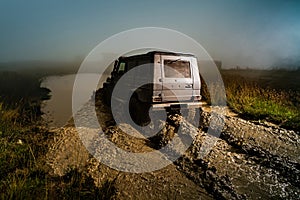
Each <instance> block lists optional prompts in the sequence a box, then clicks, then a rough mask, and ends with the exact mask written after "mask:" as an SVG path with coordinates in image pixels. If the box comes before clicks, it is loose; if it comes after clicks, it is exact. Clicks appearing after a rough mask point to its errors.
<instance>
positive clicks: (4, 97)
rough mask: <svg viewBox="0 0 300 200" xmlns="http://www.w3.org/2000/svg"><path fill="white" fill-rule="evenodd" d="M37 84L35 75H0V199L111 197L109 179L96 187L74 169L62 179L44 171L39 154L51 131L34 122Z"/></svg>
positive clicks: (40, 95) (41, 92)
mask: <svg viewBox="0 0 300 200" xmlns="http://www.w3.org/2000/svg"><path fill="white" fill-rule="evenodd" d="M39 84H40V79H39V78H37V77H31V76H24V75H20V74H17V73H11V72H9V73H8V72H5V73H0V92H1V93H0V198H1V199H57V198H60V199H111V198H112V196H113V195H114V193H115V188H114V181H113V180H112V181H107V182H104V183H103V186H102V187H96V186H95V184H94V180H93V179H92V178H91V177H90V176H89V175H88V174H86V173H84V172H79V171H78V170H77V169H70V170H69V172H68V173H67V174H65V175H64V176H62V177H59V176H54V175H51V174H50V173H49V168H48V167H47V165H46V163H45V155H46V153H47V150H48V145H49V143H51V140H52V133H50V132H49V131H48V130H47V129H46V128H44V127H43V126H42V123H41V122H40V119H41V114H42V113H41V111H40V106H41V102H42V101H43V100H44V99H47V98H49V94H48V93H49V90H47V89H44V88H40V86H39Z"/></svg>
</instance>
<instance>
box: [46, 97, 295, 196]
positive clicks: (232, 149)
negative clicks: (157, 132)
mask: <svg viewBox="0 0 300 200" xmlns="http://www.w3.org/2000/svg"><path fill="white" fill-rule="evenodd" d="M91 105H92V102H89V103H87V104H86V106H85V107H84V108H83V109H82V112H79V113H80V114H81V115H83V116H84V117H83V119H84V120H86V122H89V120H90V119H89V114H88V113H89V109H92V106H91ZM96 106H97V115H98V118H99V119H101V120H100V124H101V127H102V128H103V129H104V133H105V134H104V135H105V137H107V138H109V140H110V141H111V142H113V143H114V144H115V145H116V146H118V147H119V148H121V149H124V150H126V151H130V152H134V153H137V152H151V151H154V149H153V148H155V145H157V144H153V143H152V142H151V141H149V140H146V139H140V138H135V137H133V136H131V135H128V134H126V131H124V130H127V131H131V132H132V131H134V130H133V129H132V128H131V127H130V126H126V125H124V126H125V128H124V127H123V131H122V130H120V128H118V127H116V126H114V125H113V123H112V117H111V115H110V113H109V110H108V109H107V107H106V106H104V105H103V104H102V103H101V101H99V100H98V101H97V102H96ZM209 119H210V112H209V110H207V111H203V112H202V113H201V123H200V128H199V129H196V130H195V129H191V128H190V127H191V126H190V125H189V124H188V123H187V122H186V121H185V120H184V119H183V120H182V119H181V120H180V119H178V120H179V121H180V126H182V127H184V129H183V130H184V131H185V132H186V133H187V134H191V133H192V134H193V135H194V140H193V144H192V145H191V146H190V148H189V149H188V150H187V151H186V153H185V154H184V155H183V156H182V157H180V158H179V159H178V160H177V161H176V162H174V163H173V164H170V165H168V166H167V167H165V168H162V169H160V170H157V171H154V172H145V173H128V172H120V171H117V170H114V169H112V168H109V167H107V166H106V165H104V164H102V163H100V162H98V161H97V159H95V158H93V157H92V156H91V155H90V154H89V153H88V152H87V150H86V148H85V146H84V145H83V144H82V139H83V138H80V137H79V135H78V131H77V129H76V128H75V127H74V125H73V124H72V123H71V122H70V123H69V124H67V125H66V126H65V127H62V128H59V129H55V130H53V131H54V132H55V134H56V137H55V141H54V143H53V145H52V148H51V149H50V150H49V152H48V163H49V165H50V166H51V168H52V170H53V173H55V174H58V175H63V174H64V173H65V172H66V170H67V169H68V168H69V167H77V168H79V169H80V170H82V171H87V172H88V173H89V174H90V175H91V176H92V177H93V178H94V180H95V183H96V184H97V185H98V186H101V184H102V183H103V182H104V181H105V180H115V182H114V187H115V188H116V190H117V193H116V195H115V196H114V198H115V199H175V198H176V199H216V198H217V199H257V198H261V199H274V198H284V199H297V198H298V197H299V195H300V188H299V185H300V147H299V144H300V138H299V135H298V134H299V133H298V134H297V133H295V132H294V131H288V130H285V129H282V128H279V127H276V126H273V125H269V124H268V125H267V124H261V123H258V122H255V123H253V122H248V121H245V120H242V119H240V118H237V117H234V116H231V115H228V116H226V117H225V126H224V127H223V130H222V134H221V136H220V138H215V137H212V136H210V135H207V134H206V130H207V128H208V126H209V123H208V122H209ZM173 126H174V125H173V124H169V123H167V124H165V125H164V128H163V129H162V131H161V133H162V134H163V135H169V136H171V138H172V137H173V136H174V134H175V135H176V131H175V130H176V128H174V127H173ZM136 134H138V133H136ZM85 137H86V139H87V140H92V141H93V142H94V144H99V143H97V142H100V141H97V140H99V138H98V139H97V137H95V135H93V134H90V135H89V134H87V135H86V136H85ZM209 141H212V142H214V143H215V145H214V146H213V148H212V149H211V151H209V153H208V154H206V155H205V156H204V157H203V156H202V154H201V147H202V146H203V145H204V144H205V143H207V142H209ZM105 149H106V148H105V144H104V145H103V144H102V146H101V147H99V146H97V145H95V151H94V153H97V151H104V150H105ZM117 154H118V153H117V152H113V151H109V152H107V160H109V158H113V157H116V156H117ZM124 162H126V160H124Z"/></svg>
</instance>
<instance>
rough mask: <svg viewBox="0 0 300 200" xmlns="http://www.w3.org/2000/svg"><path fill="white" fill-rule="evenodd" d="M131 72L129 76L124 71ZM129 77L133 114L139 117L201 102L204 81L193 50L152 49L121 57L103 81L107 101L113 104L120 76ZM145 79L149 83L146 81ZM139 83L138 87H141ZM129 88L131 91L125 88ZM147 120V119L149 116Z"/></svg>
mask: <svg viewBox="0 0 300 200" xmlns="http://www.w3.org/2000/svg"><path fill="white" fill-rule="evenodd" d="M127 72H131V73H129V74H130V75H128V76H127V80H126V79H124V75H125V74H126V73H127ZM122 78H123V81H124V80H125V82H126V85H127V86H128V87H126V89H123V90H122V91H121V92H125V93H126V92H130V98H129V99H128V98H125V97H124V99H122V97H123V96H126V95H125V93H124V95H120V96H119V97H120V98H117V99H118V100H119V101H124V104H125V106H126V100H127V99H128V102H127V103H128V105H129V109H130V114H131V117H132V118H133V120H134V121H136V120H137V119H138V118H140V116H146V118H149V117H148V111H149V109H150V108H151V109H152V110H164V111H166V112H169V111H171V110H193V109H194V108H196V107H199V106H200V105H201V103H200V100H201V95H200V89H201V82H200V74H199V70H198V65H197V59H196V57H195V56H194V55H192V54H183V53H173V52H159V51H152V52H149V53H146V54H140V55H134V56H129V57H120V58H119V59H118V60H116V61H115V64H114V69H113V71H112V72H111V77H109V78H107V81H106V82H105V83H104V84H103V90H104V96H105V103H106V104H108V105H110V104H111V101H112V100H115V99H114V98H112V96H113V95H112V93H113V90H114V87H115V85H116V84H117V83H118V81H119V80H121V79H122ZM141 83H147V84H142V85H141ZM137 86H138V87H137ZM124 90H128V91H124ZM146 121H147V120H146Z"/></svg>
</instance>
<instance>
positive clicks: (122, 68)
mask: <svg viewBox="0 0 300 200" xmlns="http://www.w3.org/2000/svg"><path fill="white" fill-rule="evenodd" d="M125 70H126V63H125V62H121V63H120V65H119V68H118V74H120V73H124V72H125Z"/></svg>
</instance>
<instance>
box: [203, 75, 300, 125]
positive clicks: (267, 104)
mask: <svg viewBox="0 0 300 200" xmlns="http://www.w3.org/2000/svg"><path fill="white" fill-rule="evenodd" d="M259 73H263V74H264V76H265V77H267V78H268V79H270V78H272V76H276V78H278V77H279V76H280V74H281V72H280V71H279V72H278V73H276V72H274V71H270V72H268V71H263V72H261V71H259V72H257V71H250V70H243V71H242V73H240V71H238V70H231V71H229V72H228V71H222V77H223V82H224V85H225V91H226V98H227V99H226V101H227V105H228V106H229V108H231V109H232V110H233V111H234V112H236V113H238V114H239V115H240V116H241V117H243V118H245V119H250V120H262V121H269V122H273V123H275V124H277V125H280V126H282V127H285V128H288V129H294V130H299V128H300V91H297V90H295V89H290V86H291V85H293V84H290V82H289V81H287V78H285V77H279V78H281V79H283V78H285V81H281V82H280V83H281V84H278V83H277V82H274V83H273V82H271V84H270V81H268V82H267V81H266V80H265V79H261V78H260V77H259V76H258V75H259ZM249 74H250V75H249ZM270 74H271V75H270ZM273 78H274V77H273ZM274 79H275V78H274ZM268 83H269V84H268ZM294 84H295V83H294ZM293 86H294V87H295V85H293ZM213 87H214V88H212V91H217V90H218V87H217V86H215V85H214V86H213ZM283 88H287V89H283ZM299 88H300V86H299ZM216 94H218V93H217V92H216ZM202 95H203V97H204V100H206V101H208V103H211V102H210V100H211V97H210V94H209V92H208V89H207V86H206V84H205V83H204V82H202Z"/></svg>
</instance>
